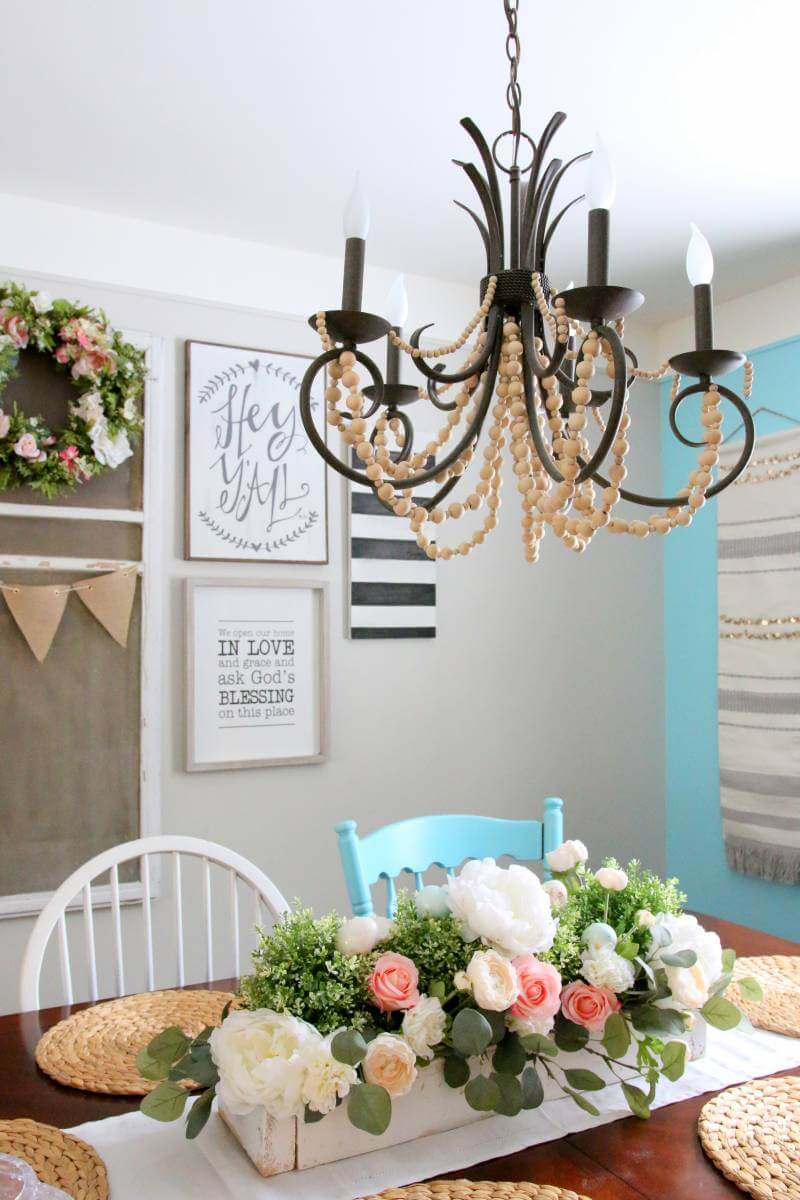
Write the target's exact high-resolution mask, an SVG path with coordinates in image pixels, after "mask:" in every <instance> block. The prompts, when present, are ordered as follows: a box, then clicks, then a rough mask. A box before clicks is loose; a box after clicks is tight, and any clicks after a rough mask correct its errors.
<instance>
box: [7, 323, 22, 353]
mask: <svg viewBox="0 0 800 1200" xmlns="http://www.w3.org/2000/svg"><path fill="white" fill-rule="evenodd" d="M5 327H6V333H7V334H8V336H9V337H10V338H11V340H12V342H13V343H14V345H15V346H19V348H20V350H24V349H25V347H26V346H27V344H28V326H27V325H26V324H25V322H24V321H23V319H22V317H9V318H8V320H7V321H6V323H5Z"/></svg>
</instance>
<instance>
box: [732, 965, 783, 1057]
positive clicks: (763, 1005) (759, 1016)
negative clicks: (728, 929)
mask: <svg viewBox="0 0 800 1200" xmlns="http://www.w3.org/2000/svg"><path fill="white" fill-rule="evenodd" d="M745 975H752V976H753V978H754V979H757V980H758V982H759V983H760V984H761V990H762V992H763V993H764V995H763V996H762V998H761V999H760V1000H743V999H742V997H741V996H740V994H739V989H738V988H737V986H736V980H737V979H741V978H742V977H743V976H745ZM725 994H726V996H727V997H728V998H729V999H730V1000H732V1001H733V1003H734V1004H738V1005H739V1007H740V1008H741V1009H742V1011H743V1012H745V1013H746V1014H747V1016H748V1017H749V1018H750V1020H751V1021H752V1023H753V1024H754V1025H757V1026H758V1028H759V1029H769V1030H771V1031H772V1032H773V1033H784V1034H786V1035H787V1036H788V1037H800V957H794V956H790V955H787V954H774V955H765V956H764V957H761V958H738V959H737V960H736V963H735V966H734V969H733V983H732V984H731V986H730V987H729V988H728V990H727V992H726V993H725Z"/></svg>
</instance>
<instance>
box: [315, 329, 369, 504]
mask: <svg viewBox="0 0 800 1200" xmlns="http://www.w3.org/2000/svg"><path fill="white" fill-rule="evenodd" d="M341 353H342V347H341V346H334V347H333V348H332V349H331V350H326V351H325V353H324V354H320V355H319V357H318V358H315V359H314V361H313V362H312V363H310V364H309V367H308V369H307V371H306V373H305V375H304V376H303V379H302V382H301V384H300V402H299V403H300V418H301V420H302V422H303V428H304V429H305V431H306V434H307V435H308V440H309V441H310V442H311V444H312V446H313V447H314V449H315V450H316V452H317V454H319V455H321V456H322V458H324V459H325V462H326V463H327V464H328V466H329V467H333V469H334V471H338V473H339V474H340V475H344V476H345V478H346V479H349V480H350V481H351V482H352V483H359V484H362V485H363V486H364V487H368V488H371V487H372V480H371V479H370V478H369V477H368V476H367V475H366V474H364V472H363V471H356V470H355V469H354V468H353V467H351V466H349V465H348V464H347V463H345V462H342V460H341V459H340V458H339V457H338V456H337V455H336V454H334V453H333V451H332V450H330V449H329V448H328V446H327V444H326V443H325V442H324V441H323V439H322V438H321V437H320V435H319V431H318V430H317V427H316V425H315V424H314V417H313V414H312V411H311V388H312V386H313V384H314V380H315V379H316V377H317V375H319V373H320V371H321V370H322V369H323V368H324V367H326V366H327V364H328V363H329V362H333V361H334V360H338V358H339V355H340V354H341ZM353 353H354V354H355V356H356V359H357V361H358V362H360V363H361V364H362V365H363V366H365V367H366V368H367V371H368V372H369V374H370V375H371V376H372V383H373V386H374V388H375V395H376V396H377V397H379V399H378V404H379V405H380V403H381V401H382V398H383V378H382V376H381V373H380V371H379V370H378V368H377V366H376V365H375V363H374V362H373V361H372V359H371V358H368V357H367V355H366V354H363V353H362V352H361V351H360V350H356V349H353Z"/></svg>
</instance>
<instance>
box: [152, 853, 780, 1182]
mask: <svg viewBox="0 0 800 1200" xmlns="http://www.w3.org/2000/svg"><path fill="white" fill-rule="evenodd" d="M587 857H588V856H587V852H586V848H585V847H584V846H583V844H582V843H580V842H565V843H564V844H563V845H562V846H560V847H558V848H557V849H556V850H554V851H551V852H550V854H549V855H548V865H549V868H550V871H551V872H552V876H553V877H552V878H551V879H550V880H548V881H547V883H545V884H542V883H541V882H540V880H539V878H538V876H537V875H536V874H534V872H532V871H530V870H529V869H528V868H527V867H524V866H522V865H520V864H513V865H512V866H510V867H507V868H503V867H500V866H498V865H497V864H496V863H495V862H494V861H493V860H492V859H485V860H483V861H477V860H476V861H472V862H469V863H467V864H466V865H465V866H464V867H463V869H462V870H461V872H460V873H459V874H458V875H456V876H455V877H454V878H452V879H450V880H448V882H447V883H446V884H445V885H444V886H443V887H438V886H428V887H426V888H423V889H422V891H420V892H418V893H417V894H416V895H412V894H409V893H403V892H401V894H400V897H399V901H398V907H397V911H396V913H395V916H394V918H393V919H391V920H389V919H388V918H381V917H354V918H351V919H350V920H345V919H343V918H342V917H341V916H339V915H338V914H337V913H330V914H328V915H327V916H325V917H322V918H320V919H315V918H314V916H313V914H312V913H311V912H310V911H309V910H306V909H299V908H296V909H295V910H294V911H293V912H291V913H289V914H287V915H286V916H285V917H284V918H283V919H282V920H281V921H280V922H279V923H278V924H277V925H275V926H274V928H273V929H272V930H271V931H270V932H268V933H267V932H262V933H261V939H260V944H259V946H258V948H257V949H256V951H255V953H254V956H253V973H252V974H251V975H250V976H248V977H247V978H246V979H244V980H243V981H242V985H241V997H240V1004H241V1007H239V1008H237V1009H235V1010H233V1011H231V1012H228V1013H226V1014H224V1015H223V1020H222V1022H221V1024H220V1026H219V1027H217V1028H215V1029H210V1028H209V1029H206V1030H204V1031H203V1032H202V1033H201V1034H200V1035H199V1036H198V1037H197V1038H195V1039H193V1040H190V1039H189V1038H188V1037H185V1036H184V1035H183V1034H182V1033H181V1031H180V1030H178V1029H170V1030H165V1031H164V1032H163V1033H162V1034H159V1035H158V1037H157V1038H155V1039H154V1040H153V1041H152V1042H151V1043H150V1045H149V1046H148V1047H147V1049H145V1050H143V1051H142V1052H141V1054H140V1056H139V1068H140V1070H141V1071H142V1073H143V1074H145V1075H146V1076H147V1077H148V1078H150V1079H155V1080H159V1081H160V1082H158V1085H157V1086H156V1088H155V1089H154V1090H153V1091H152V1092H151V1093H150V1094H149V1095H148V1096H146V1097H145V1098H144V1100H143V1101H142V1106H141V1107H142V1110H143V1111H144V1112H145V1113H147V1114H148V1115H150V1116H152V1117H155V1118H156V1119H158V1120H173V1119H176V1118H177V1117H179V1116H181V1115H182V1114H183V1113H184V1112H186V1111H187V1107H188V1115H187V1120H186V1132H187V1136H188V1137H195V1136H197V1134H199V1133H200V1131H201V1130H202V1128H203V1126H204V1125H205V1122H206V1121H207V1119H208V1117H209V1115H210V1114H211V1112H212V1106H213V1102H214V1098H215V1096H216V1097H217V1100H218V1111H219V1115H220V1117H221V1119H222V1120H223V1121H224V1122H225V1124H226V1126H227V1127H228V1128H229V1129H230V1130H231V1132H232V1133H233V1134H234V1136H235V1137H236V1138H237V1139H238V1140H239V1142H240V1143H241V1145H242V1147H243V1148H244V1150H245V1152H246V1153H247V1154H248V1155H249V1157H250V1158H251V1159H252V1161H253V1163H254V1164H255V1166H256V1168H257V1169H258V1170H259V1171H260V1173H261V1174H262V1175H265V1176H266V1175H276V1174H280V1173H281V1172H284V1171H290V1170H302V1169H304V1168H307V1167H313V1166H318V1165H321V1164H323V1163H328V1162H333V1161H336V1160H337V1159H342V1158H349V1157H351V1156H353V1155H356V1154H363V1153H367V1152H369V1151H371V1150H375V1149H381V1148H383V1147H387V1146H393V1145H397V1144H399V1143H401V1142H406V1141H410V1140H413V1139H414V1138H418V1137H424V1136H427V1135H428V1134H432V1133H437V1132H442V1131H444V1130H447V1129H454V1128H457V1127H458V1126H461V1125H467V1124H469V1123H471V1122H473V1121H477V1120H481V1119H482V1118H483V1117H486V1116H490V1115H492V1114H500V1115H503V1116H507V1117H514V1116H516V1115H517V1114H519V1113H521V1112H523V1111H524V1110H526V1109H527V1110H531V1109H535V1108H537V1107H538V1106H539V1105H541V1104H542V1103H544V1102H546V1101H548V1100H552V1099H555V1098H560V1097H563V1096H568V1097H570V1098H571V1099H572V1100H573V1101H574V1103H575V1104H577V1105H578V1106H579V1107H580V1108H582V1109H584V1110H585V1111H587V1112H590V1113H597V1109H596V1108H595V1106H594V1104H593V1103H592V1095H593V1093H594V1092H597V1091H600V1090H602V1089H603V1088H604V1087H606V1086H608V1085H611V1084H617V1083H619V1084H621V1087H622V1092H623V1094H624V1096H625V1099H626V1100H627V1102H628V1105H629V1106H630V1108H631V1111H632V1112H633V1113H634V1114H636V1115H637V1116H640V1117H646V1116H647V1115H649V1111H650V1104H651V1103H652V1100H653V1097H654V1095H655V1091H656V1086H657V1084H658V1080H659V1079H660V1078H661V1077H662V1076H664V1077H665V1078H667V1079H670V1080H675V1079H678V1078H679V1077H680V1075H681V1074H682V1073H683V1070H684V1068H685V1064H686V1062H687V1061H688V1060H690V1059H692V1058H696V1057H698V1056H699V1055H700V1054H702V1052H703V1048H704V1044H705V1028H706V1024H711V1025H714V1026H716V1027H718V1028H720V1029H732V1028H734V1027H735V1026H736V1025H738V1024H739V1021H740V1019H741V1014H740V1012H739V1010H738V1009H737V1008H736V1006H735V1005H734V1004H732V1003H731V1002H730V1001H729V1000H727V999H726V998H725V996H724V992H725V989H726V988H727V986H728V983H729V982H730V979H731V975H732V970H733V962H734V958H735V955H734V952H733V951H732V950H723V949H722V946H721V945H720V941H719V938H718V937H717V935H716V934H714V933H711V932H708V931H707V930H705V929H703V928H702V926H701V925H699V923H698V922H697V920H696V918H695V917H693V916H691V915H689V914H687V913H684V912H683V911H682V903H683V901H684V897H683V896H682V894H681V893H680V891H679V890H678V886H677V881H676V880H667V881H662V880H660V879H659V878H658V877H657V876H655V875H653V874H651V873H650V872H648V871H645V870H643V869H642V867H641V866H640V865H639V864H638V863H637V862H632V863H629V864H628V867H627V869H626V870H622V869H620V868H619V867H618V865H617V864H616V863H615V862H614V861H611V860H610V861H608V862H606V864H605V865H604V866H603V867H601V868H600V870H598V871H597V872H595V873H592V872H591V871H589V870H588V868H587V866H586V860H587ZM737 982H738V986H739V988H740V989H741V988H742V981H741V980H739V981H737ZM745 992H746V993H747V994H748V995H755V994H757V985H756V984H755V983H754V982H753V981H745ZM187 1079H192V1080H194V1081H195V1084H197V1085H199V1086H200V1087H202V1089H203V1090H202V1092H201V1094H200V1095H199V1096H197V1097H196V1098H195V1099H194V1100H192V1101H191V1104H188V1102H189V1099H190V1096H191V1091H190V1089H189V1087H188V1085H187V1084H186V1082H185V1081H186V1080H187Z"/></svg>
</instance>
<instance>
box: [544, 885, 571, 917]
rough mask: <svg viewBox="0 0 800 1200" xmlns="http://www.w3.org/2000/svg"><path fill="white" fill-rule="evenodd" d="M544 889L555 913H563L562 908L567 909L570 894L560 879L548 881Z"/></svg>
mask: <svg viewBox="0 0 800 1200" xmlns="http://www.w3.org/2000/svg"><path fill="white" fill-rule="evenodd" d="M542 887H543V888H544V890H545V891H546V892H547V895H548V898H549V900H550V907H551V908H552V910H553V912H561V910H562V908H566V907H567V902H568V901H569V892H568V891H567V889H566V887H565V886H564V884H563V883H562V882H561V880H560V879H548V880H546V881H545V882H544V883H543V884H542Z"/></svg>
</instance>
